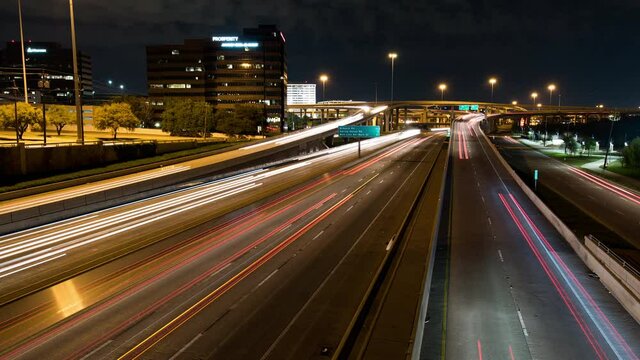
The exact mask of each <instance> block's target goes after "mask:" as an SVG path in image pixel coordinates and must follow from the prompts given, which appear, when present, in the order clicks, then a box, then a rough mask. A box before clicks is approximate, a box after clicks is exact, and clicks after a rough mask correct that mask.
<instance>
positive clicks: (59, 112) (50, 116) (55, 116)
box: [47, 105, 76, 136]
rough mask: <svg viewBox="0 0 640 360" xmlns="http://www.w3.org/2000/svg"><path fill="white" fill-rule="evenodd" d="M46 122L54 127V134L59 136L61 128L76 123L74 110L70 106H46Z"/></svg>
mask: <svg viewBox="0 0 640 360" xmlns="http://www.w3.org/2000/svg"><path fill="white" fill-rule="evenodd" d="M47 122H48V123H49V124H53V126H55V127H56V132H58V136H60V132H62V128H63V127H65V126H66V125H71V124H75V123H76V110H75V109H73V108H72V107H70V106H64V105H49V106H47Z"/></svg>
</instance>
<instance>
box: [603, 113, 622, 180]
mask: <svg viewBox="0 0 640 360" xmlns="http://www.w3.org/2000/svg"><path fill="white" fill-rule="evenodd" d="M609 120H610V121H611V128H609V141H607V152H606V153H605V154H604V164H603V165H602V169H603V170H604V169H606V168H607V160H609V149H611V148H612V147H613V146H611V145H612V144H611V136H612V135H613V123H614V122H616V121H620V113H615V114H611V115H609Z"/></svg>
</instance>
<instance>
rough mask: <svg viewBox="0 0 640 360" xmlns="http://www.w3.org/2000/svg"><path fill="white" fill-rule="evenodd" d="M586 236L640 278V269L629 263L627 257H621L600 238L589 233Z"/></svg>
mask: <svg viewBox="0 0 640 360" xmlns="http://www.w3.org/2000/svg"><path fill="white" fill-rule="evenodd" d="M586 237H588V238H589V240H591V241H593V243H594V244H595V245H596V246H598V247H599V248H600V249H602V251H604V252H605V253H606V254H607V255H609V257H611V258H612V259H613V260H615V262H617V263H618V264H619V265H620V266H622V268H623V269H625V270H627V271H628V272H630V273H631V274H632V275H633V276H635V277H636V278H639V279H640V270H638V269H636V268H635V267H634V266H633V265H632V264H629V263H628V262H627V261H626V260H625V259H623V258H621V257H620V256H619V255H618V254H616V253H615V251H613V250H611V249H610V248H609V247H608V246H607V245H605V244H603V243H602V242H601V241H600V240H598V239H597V238H596V237H595V236H593V235H591V234H589V235H587V236H586Z"/></svg>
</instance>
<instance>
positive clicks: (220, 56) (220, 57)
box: [216, 55, 224, 60]
mask: <svg viewBox="0 0 640 360" xmlns="http://www.w3.org/2000/svg"><path fill="white" fill-rule="evenodd" d="M216 59H218V60H224V55H218V57H216Z"/></svg>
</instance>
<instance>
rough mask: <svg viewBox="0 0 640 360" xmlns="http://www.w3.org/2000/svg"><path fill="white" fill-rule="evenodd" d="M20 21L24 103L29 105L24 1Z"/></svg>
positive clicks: (19, 10)
mask: <svg viewBox="0 0 640 360" xmlns="http://www.w3.org/2000/svg"><path fill="white" fill-rule="evenodd" d="M18 19H19V22H20V50H21V51H22V81H23V83H24V102H25V103H27V104H28V103H29V95H28V92H27V63H26V59H25V57H24V32H23V31H22V1H21V0H18Z"/></svg>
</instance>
